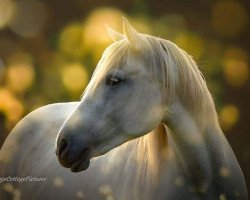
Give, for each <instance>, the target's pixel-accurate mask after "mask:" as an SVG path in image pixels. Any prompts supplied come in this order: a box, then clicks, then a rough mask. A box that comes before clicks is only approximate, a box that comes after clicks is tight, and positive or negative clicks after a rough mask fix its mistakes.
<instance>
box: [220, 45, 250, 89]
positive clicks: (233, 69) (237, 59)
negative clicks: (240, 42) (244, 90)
mask: <svg viewBox="0 0 250 200" xmlns="http://www.w3.org/2000/svg"><path fill="white" fill-rule="evenodd" d="M223 72H224V76H225V79H226V81H227V82H228V84H230V85H232V86H234V87H240V86H243V85H244V84H245V83H246V82H247V80H248V76H249V69H248V63H247V56H246V54H245V53H244V52H243V51H241V50H238V49H230V50H228V51H226V53H225V55H224V61H223Z"/></svg>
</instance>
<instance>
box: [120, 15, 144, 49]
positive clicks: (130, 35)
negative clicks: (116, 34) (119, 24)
mask: <svg viewBox="0 0 250 200" xmlns="http://www.w3.org/2000/svg"><path fill="white" fill-rule="evenodd" d="M122 20H123V32H124V35H125V36H126V38H127V40H128V41H129V43H130V44H131V45H132V48H133V49H134V50H136V51H140V49H141V48H142V45H143V43H144V41H143V39H142V38H141V36H140V34H139V33H138V32H137V31H136V30H135V29H134V28H133V27H132V26H131V25H130V24H129V22H128V20H127V19H126V18H125V17H123V18H122Z"/></svg>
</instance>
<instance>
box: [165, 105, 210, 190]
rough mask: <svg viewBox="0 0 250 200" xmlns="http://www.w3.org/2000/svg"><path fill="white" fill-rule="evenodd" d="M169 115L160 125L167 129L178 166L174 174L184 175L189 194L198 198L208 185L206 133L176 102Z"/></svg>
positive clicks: (208, 170) (208, 168)
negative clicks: (189, 186) (196, 195)
mask: <svg viewBox="0 0 250 200" xmlns="http://www.w3.org/2000/svg"><path fill="white" fill-rule="evenodd" d="M169 113H170V114H169V116H168V117H167V118H166V119H165V120H164V124H165V126H166V128H167V129H169V131H168V137H169V138H171V139H169V140H170V141H171V144H170V145H169V146H170V148H171V150H172V151H173V155H174V156H175V158H174V159H176V160H177V162H178V164H179V166H178V167H179V169H178V170H180V171H181V173H183V174H184V176H185V178H186V179H187V180H188V182H189V183H190V184H191V187H192V188H193V190H195V191H196V192H197V193H200V194H202V193H206V192H207V190H208V189H209V185H210V183H211V181H212V180H211V179H212V169H211V161H210V155H209V151H208V147H207V145H206V137H205V130H206V129H205V128H203V127H202V126H201V125H200V124H199V119H196V118H195V117H193V115H192V114H191V113H190V112H189V111H188V110H187V109H186V108H185V107H184V106H183V105H182V104H181V103H180V102H178V101H177V102H176V103H174V104H173V105H172V106H171V107H170V109H169Z"/></svg>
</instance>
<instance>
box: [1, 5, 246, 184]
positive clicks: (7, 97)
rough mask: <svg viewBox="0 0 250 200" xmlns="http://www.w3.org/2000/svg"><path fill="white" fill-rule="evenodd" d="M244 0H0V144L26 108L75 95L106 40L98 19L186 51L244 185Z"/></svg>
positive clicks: (92, 68)
mask: <svg viewBox="0 0 250 200" xmlns="http://www.w3.org/2000/svg"><path fill="white" fill-rule="evenodd" d="M249 9H250V1H249V0H207V1H200V0H119V1H115V0H84V1H83V0H72V1H68V0H60V1H57V0H54V1H50V0H43V1H38V0H19V1H14V0H0V145H2V143H3V142H4V140H5V138H6V137H7V136H8V134H9V132H10V131H11V129H12V128H13V126H14V125H15V124H16V123H17V122H18V121H19V120H20V119H21V118H22V117H23V116H25V115H26V114H27V113H29V112H30V111H32V110H34V109H36V108H38V107H41V106H43V105H46V104H50V103H55V102H64V101H77V100H79V98H80V95H81V93H82V91H83V90H84V88H85V86H86V84H87V83H88V81H89V79H90V77H91V74H92V72H93V70H94V68H95V66H96V64H97V62H98V60H99V59H100V56H101V54H102V52H103V50H104V49H105V47H107V45H109V44H110V43H111V40H110V38H109V37H108V34H107V33H106V30H105V24H108V25H110V26H111V27H112V28H114V29H116V30H118V31H121V30H122V23H121V17H122V16H125V17H127V18H128V19H129V20H130V23H131V24H132V25H133V26H134V27H136V29H137V30H138V31H140V32H143V33H148V34H153V35H155V36H159V37H162V38H165V39H169V40H171V41H173V42H174V43H176V44H177V45H179V46H180V47H181V48H183V49H185V50H186V51H187V52H188V53H190V54H191V55H193V57H194V58H195V60H196V61H197V63H198V64H199V66H200V69H201V71H202V72H203V74H204V75H205V78H206V80H207V83H208V86H209V89H210V90H211V92H212V93H213V95H214V97H215V101H216V106H217V110H218V113H219V117H220V123H221V126H222V129H223V130H224V133H225V134H226V137H227V138H228V140H229V142H230V144H231V146H232V148H233V150H234V152H235V154H236V156H237V158H238V160H239V163H240V165H241V167H242V169H243V172H244V174H245V177H246V179H247V182H248V185H249V186H250V131H249V125H250V81H249V50H250V22H249V21H250V18H249Z"/></svg>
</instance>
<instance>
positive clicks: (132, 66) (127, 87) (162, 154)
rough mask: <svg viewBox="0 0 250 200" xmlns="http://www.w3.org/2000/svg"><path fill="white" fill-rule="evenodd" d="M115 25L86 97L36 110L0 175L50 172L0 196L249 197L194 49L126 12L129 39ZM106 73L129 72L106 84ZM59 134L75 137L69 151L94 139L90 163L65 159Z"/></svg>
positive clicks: (16, 135)
mask: <svg viewBox="0 0 250 200" xmlns="http://www.w3.org/2000/svg"><path fill="white" fill-rule="evenodd" d="M109 33H110V34H111V35H112V38H113V40H114V41H117V42H115V43H114V44H112V45H111V46H110V47H109V48H107V50H106V51H105V53H104V54H103V57H102V59H101V60H100V62H99V64H98V67H97V69H96V71H95V73H94V75H93V77H92V79H91V81H90V83H89V85H88V87H87V88H86V90H85V92H84V94H83V97H82V100H81V101H80V102H74V103H61V104H52V105H48V106H45V107H42V108H40V109H38V110H36V111H34V112H32V113H31V114H29V115H28V116H26V117H25V118H24V119H23V120H22V121H20V123H19V124H18V125H17V126H16V127H15V128H14V129H13V131H12V133H11V134H10V136H9V137H8V138H7V140H6V142H5V144H4V145H3V147H2V149H1V152H0V162H1V166H0V176H1V177H6V176H7V177H8V176H19V177H26V176H33V177H34V176H36V177H46V178H47V181H46V182H37V183H33V182H32V183H11V184H12V185H13V187H14V189H13V188H12V189H11V190H7V191H6V188H8V187H7V186H8V185H7V186H6V183H5V185H4V184H1V185H0V186H1V188H0V189H1V190H0V197H1V199H4V200H7V199H12V198H13V197H14V196H15V195H16V194H18V191H19V192H20V194H21V196H20V198H21V199H24V200H26V199H34V200H37V199H67V200H68V199H89V200H99V199H100V200H101V199H112V198H113V199H118V200H142V199H143V200H151V199H157V200H165V199H170V200H196V199H197V200H198V199H199V200H200V199H207V200H215V199H218V200H219V199H220V200H221V199H223V198H224V199H227V200H234V199H239V200H246V199H247V191H246V185H245V181H244V177H243V175H242V172H241V169H240V167H239V165H238V162H237V160H236V158H235V156H234V154H233V152H232V150H231V148H230V146H229V144H228V143H227V141H226V139H225V137H224V135H223V133H222V131H221V129H220V127H219V124H218V120H217V114H216V111H215V108H214V103H213V100H212V97H211V95H210V93H209V91H208V89H207V87H206V84H205V81H204V80H203V78H202V76H201V74H200V71H199V70H198V68H197V66H196V64H195V63H194V61H193V60H192V58H190V56H189V55H187V54H186V53H185V52H184V51H182V50H181V49H179V48H178V47H177V46H176V45H174V44H173V43H171V42H169V41H165V40H163V39H160V38H155V37H152V36H147V35H143V34H139V33H137V32H136V30H135V29H134V28H132V27H131V26H130V25H129V23H128V22H127V21H126V19H124V34H125V36H124V39H122V38H123V37H122V36H121V34H116V33H115V32H113V31H109ZM117 37H118V38H119V39H122V40H119V39H117ZM107 75H111V76H118V77H122V78H123V79H124V80H125V81H124V82H122V83H121V85H119V86H118V87H116V88H115V87H113V88H109V87H108V86H107V85H106V84H105V79H106V76H107ZM163 125H164V126H163ZM149 132H151V133H149ZM58 133H59V134H58ZM147 133H148V134H147ZM61 137H67V138H69V139H72V140H73V147H72V148H74V151H72V152H80V150H79V149H81V148H83V147H85V146H88V145H92V148H93V149H94V153H93V156H97V157H94V158H92V159H91V163H90V167H89V168H88V169H87V170H86V171H84V172H81V173H77V174H73V173H71V172H70V170H69V169H66V168H63V167H62V166H60V165H59V163H58V161H57V158H56V155H55V147H54V146H55V143H56V140H60V138H61ZM126 141H128V142H127V143H125V142H126ZM72 156H74V155H73V154H72ZM222 170H224V172H225V171H226V172H227V173H221V171H222ZM15 197H16V196H15ZM16 198H17V197H16Z"/></svg>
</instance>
